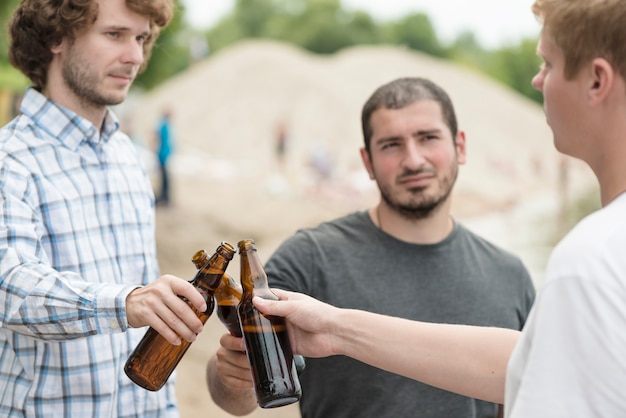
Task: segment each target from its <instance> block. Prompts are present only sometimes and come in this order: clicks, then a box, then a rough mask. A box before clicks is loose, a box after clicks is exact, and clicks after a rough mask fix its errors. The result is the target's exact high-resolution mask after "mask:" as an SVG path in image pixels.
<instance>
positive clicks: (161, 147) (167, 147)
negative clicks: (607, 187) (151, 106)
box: [156, 109, 174, 206]
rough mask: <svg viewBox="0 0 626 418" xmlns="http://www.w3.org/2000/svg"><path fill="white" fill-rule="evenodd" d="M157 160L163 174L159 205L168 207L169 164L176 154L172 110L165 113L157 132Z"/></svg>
mask: <svg viewBox="0 0 626 418" xmlns="http://www.w3.org/2000/svg"><path fill="white" fill-rule="evenodd" d="M156 137H157V138H156V139H157V144H156V145H157V152H156V154H157V159H158V161H159V169H160V174H161V189H160V191H159V193H158V194H157V201H156V202H157V205H163V206H167V205H169V203H170V175H169V167H168V162H169V160H170V157H171V156H172V153H173V152H174V132H173V129H172V110H171V109H166V110H164V111H163V114H162V115H161V118H160V119H159V123H158V126H157V132H156Z"/></svg>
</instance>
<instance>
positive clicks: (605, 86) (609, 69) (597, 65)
mask: <svg viewBox="0 0 626 418" xmlns="http://www.w3.org/2000/svg"><path fill="white" fill-rule="evenodd" d="M614 82H615V70H614V69H613V66H611V64H610V63H609V62H608V61H607V60H606V59H604V58H595V59H594V60H593V61H591V78H590V82H589V86H588V91H589V99H590V101H591V104H592V105H593V104H598V103H600V102H602V101H603V100H605V99H606V97H607V96H608V95H609V94H610V93H611V91H612V89H613V84H614Z"/></svg>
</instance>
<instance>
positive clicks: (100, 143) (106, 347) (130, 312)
mask: <svg viewBox="0 0 626 418" xmlns="http://www.w3.org/2000/svg"><path fill="white" fill-rule="evenodd" d="M173 10H174V4H173V1H172V0H23V1H22V2H21V4H20V5H19V6H18V8H17V10H16V12H15V14H14V16H13V18H12V20H11V22H10V24H9V31H10V35H11V45H10V51H9V54H10V59H11V62H12V64H13V65H14V66H15V67H17V68H18V69H20V70H21V71H22V72H23V73H24V74H25V75H26V76H28V77H29V78H30V80H31V81H32V84H33V85H32V87H30V88H28V89H27V91H26V93H25V94H24V98H23V101H22V104H21V108H20V114H19V115H18V116H17V117H16V118H15V119H14V120H13V121H11V122H10V123H9V124H8V125H7V126H5V127H3V128H2V129H0V304H1V309H0V416H3V417H24V416H28V417H41V416H46V417H51V416H64V417H105V416H106V417H113V416H115V417H143V418H145V417H161V416H166V417H172V416H177V415H178V411H177V406H176V401H175V396H174V382H173V379H171V380H170V382H168V384H167V385H166V387H164V388H163V389H161V390H160V391H158V392H149V391H146V390H144V389H142V388H140V387H139V386H137V385H135V384H134V383H132V382H131V381H130V380H129V379H128V378H127V377H126V375H125V374H124V371H123V368H124V363H125V361H126V359H127V358H128V356H129V354H130V352H131V351H132V350H133V349H134V347H135V346H136V345H137V343H138V342H139V340H140V339H141V337H142V336H143V334H144V332H145V329H143V328H139V327H144V326H148V325H149V326H152V327H153V328H155V329H156V330H157V331H158V332H159V333H161V334H162V335H163V336H164V337H165V338H166V339H167V340H168V341H170V342H171V343H173V344H176V343H180V340H179V338H185V339H186V340H188V341H193V340H194V339H195V338H196V334H197V333H198V332H200V331H201V330H202V323H201V322H200V320H199V319H198V318H197V317H196V315H195V314H194V313H193V311H192V309H191V308H190V307H189V306H188V305H187V304H186V303H185V302H184V301H183V300H182V299H181V298H179V296H182V297H184V298H186V299H188V300H189V301H190V302H191V303H192V304H193V305H194V306H195V307H196V308H197V309H199V310H200V311H203V310H205V309H206V304H205V301H204V300H203V298H202V297H201V295H200V293H199V292H197V291H196V290H195V289H194V288H193V286H192V285H191V284H190V283H188V282H187V281H186V280H183V279H180V278H178V277H175V276H171V275H164V276H161V277H159V272H158V265H157V261H156V243H155V236H154V195H153V191H152V188H151V185H150V182H149V180H148V177H147V176H146V173H145V171H144V170H143V168H142V164H141V162H140V160H139V158H138V156H137V153H136V151H135V149H134V147H133V145H132V143H131V141H130V139H129V138H128V136H127V135H125V134H123V133H121V132H120V131H119V122H118V120H117V119H116V117H115V115H114V114H113V113H112V112H111V111H110V110H109V109H108V106H111V105H116V104H118V103H121V102H122V101H123V100H124V99H125V98H126V95H127V93H128V90H129V88H130V86H131V84H132V82H133V80H134V79H135V77H136V75H137V74H138V72H139V71H141V70H142V69H143V68H144V67H145V65H146V63H147V60H148V57H149V54H150V51H151V48H152V46H153V45H154V42H155V40H156V38H157V36H158V33H159V31H160V29H161V28H163V27H165V26H166V25H167V24H168V23H169V21H170V19H171V17H172V14H173ZM179 336H180V337H179Z"/></svg>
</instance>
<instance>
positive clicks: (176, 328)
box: [126, 274, 207, 345]
mask: <svg viewBox="0 0 626 418" xmlns="http://www.w3.org/2000/svg"><path fill="white" fill-rule="evenodd" d="M181 296H182V297H184V298H185V299H187V300H188V301H189V303H190V304H191V305H192V306H193V307H195V308H196V309H197V310H199V311H201V312H202V311H204V310H206V308H207V306H206V302H205V300H204V298H203V297H202V295H201V294H200V293H199V292H198V291H197V290H196V288H195V287H194V286H193V285H192V284H191V283H189V282H188V281H187V280H184V279H181V278H179V277H176V276H172V275H169V274H166V275H164V276H161V277H159V278H158V279H157V280H155V281H154V282H152V283H150V284H148V285H146V286H144V287H140V288H137V289H135V290H133V291H132V292H131V293H130V294H129V295H128V296H127V297H126V316H127V318H128V324H129V325H130V326H131V327H133V328H139V327H143V326H146V325H149V326H151V327H152V328H154V329H155V330H156V331H157V332H158V333H159V334H161V335H162V336H163V337H164V338H165V339H166V340H167V341H168V342H169V343H170V344H174V345H178V344H180V343H181V341H180V338H179V336H180V337H182V338H183V339H185V340H186V341H189V342H193V341H195V339H196V335H197V334H199V333H200V332H201V331H202V328H203V324H202V321H200V319H198V317H197V316H196V314H195V313H194V312H193V311H192V310H190V309H189V305H188V304H187V303H186V302H185V301H184V300H182V299H181V298H180V297H181Z"/></svg>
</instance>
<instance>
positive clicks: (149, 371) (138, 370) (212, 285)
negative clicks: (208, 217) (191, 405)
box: [124, 242, 235, 391]
mask: <svg viewBox="0 0 626 418" xmlns="http://www.w3.org/2000/svg"><path fill="white" fill-rule="evenodd" d="M234 254H235V248H234V247H233V246H232V245H231V244H229V243H227V242H222V243H221V244H220V245H219V246H218V247H217V249H216V250H215V253H214V254H213V255H212V256H211V258H207V255H206V253H205V252H204V250H200V251H198V252H197V253H196V254H195V255H194V257H193V259H192V261H193V262H194V264H196V266H198V265H199V264H200V265H201V267H199V269H198V273H196V276H195V277H194V278H193V279H192V280H191V281H190V283H191V284H192V285H194V286H195V288H196V289H197V290H198V291H199V292H200V293H201V294H202V296H203V297H204V300H205V302H206V304H207V309H206V310H205V311H204V312H200V311H198V310H197V309H195V308H194V307H192V309H193V311H194V312H195V313H196V315H197V316H198V318H199V319H200V320H201V321H202V323H203V324H204V323H205V322H206V321H207V319H209V316H211V313H213V309H214V308H215V302H214V301H213V292H214V291H215V289H216V288H217V286H218V285H219V282H220V279H221V278H222V276H223V275H224V273H225V271H226V267H228V263H229V262H230V260H232V258H233V256H234ZM203 260H204V261H205V262H204V263H203V264H202V261H203ZM183 299H184V298H183ZM190 345H191V343H190V342H189V341H186V340H184V339H182V338H181V343H180V344H179V345H173V344H170V343H169V342H168V341H167V340H166V339H165V338H163V337H162V336H161V334H159V333H158V332H157V331H155V330H154V329H153V328H152V327H150V328H149V329H148V331H146V333H145V335H144V336H143V338H142V339H141V341H140V342H139V344H138V345H137V347H135V350H134V351H133V352H132V354H131V355H130V357H129V358H128V360H127V361H126V365H125V366H124V372H126V375H127V376H128V377H129V378H130V379H131V380H132V381H133V382H135V383H136V384H137V385H139V386H141V387H143V388H145V389H148V390H152V391H156V390H159V389H161V388H162V387H163V385H164V384H165V382H166V381H167V379H168V378H169V377H170V375H171V374H172V372H173V371H174V369H175V368H176V366H177V365H178V363H179V362H180V360H181V359H182V358H183V356H184V355H185V352H187V349H188V348H189V346H190Z"/></svg>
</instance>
